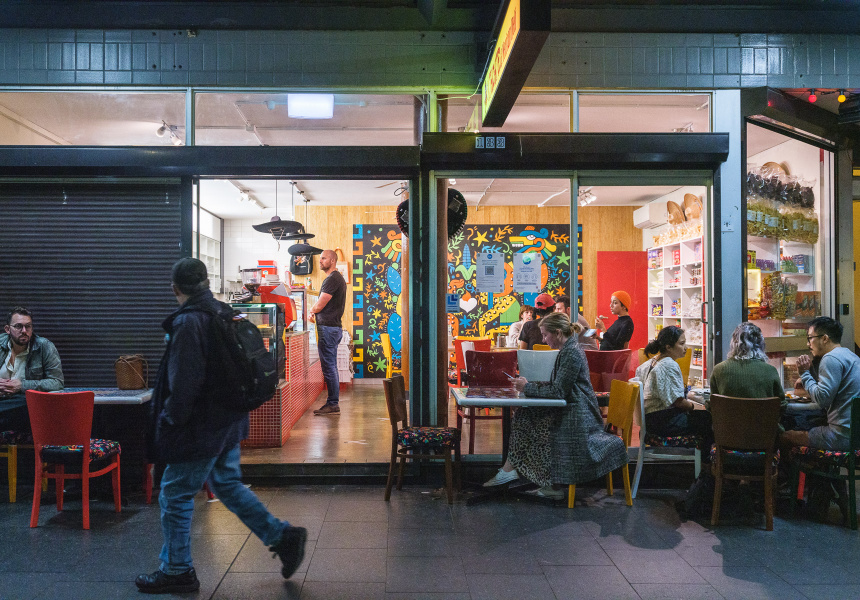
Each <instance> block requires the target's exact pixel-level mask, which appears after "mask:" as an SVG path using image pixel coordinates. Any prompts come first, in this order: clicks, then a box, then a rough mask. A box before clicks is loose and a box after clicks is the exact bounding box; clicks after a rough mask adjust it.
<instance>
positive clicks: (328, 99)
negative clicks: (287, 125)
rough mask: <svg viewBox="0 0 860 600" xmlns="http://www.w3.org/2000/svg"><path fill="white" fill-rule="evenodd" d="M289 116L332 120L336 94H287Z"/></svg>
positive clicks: (292, 117)
mask: <svg viewBox="0 0 860 600" xmlns="http://www.w3.org/2000/svg"><path fill="white" fill-rule="evenodd" d="M287 116H289V117H290V118H291V119H331V118H333V117H334V94H287Z"/></svg>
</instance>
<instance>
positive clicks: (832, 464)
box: [791, 398, 860, 529]
mask: <svg viewBox="0 0 860 600" xmlns="http://www.w3.org/2000/svg"><path fill="white" fill-rule="evenodd" d="M849 448H850V449H849V450H848V451H847V452H837V451H835V450H824V449H823V448H814V447H812V446H795V447H794V448H792V449H791V467H792V481H793V487H792V489H796V490H797V494H796V495H795V494H792V497H791V511H792V513H793V512H794V509H795V505H796V503H797V500H798V499H799V498H802V497H803V484H802V483H800V482H801V474H803V475H807V474H811V475H818V476H820V477H825V478H827V479H836V480H841V481H846V482H848V507H847V508H848V514H847V515H846V516H847V518H848V526H849V527H851V529H857V491H856V485H855V482H856V481H857V467H858V464H860V462H858V461H860V398H854V399H853V400H851V443H850V446H849ZM842 469H845V471H846V473H845V475H843V474H842Z"/></svg>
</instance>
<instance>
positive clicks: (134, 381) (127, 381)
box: [113, 354, 149, 390]
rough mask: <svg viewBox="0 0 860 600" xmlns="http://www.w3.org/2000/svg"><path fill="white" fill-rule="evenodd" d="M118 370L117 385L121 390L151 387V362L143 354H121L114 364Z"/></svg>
mask: <svg viewBox="0 0 860 600" xmlns="http://www.w3.org/2000/svg"><path fill="white" fill-rule="evenodd" d="M113 366H114V370H115V371H116V387H118V388H119V389H121V390H143V389H147V388H149V363H147V362H146V359H145V358H144V357H143V355H142V354H128V355H125V356H120V357H119V358H118V359H116V361H115V362H114V364H113Z"/></svg>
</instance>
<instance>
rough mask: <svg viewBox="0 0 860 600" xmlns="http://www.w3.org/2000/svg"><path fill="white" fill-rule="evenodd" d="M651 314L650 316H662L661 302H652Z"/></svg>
mask: <svg viewBox="0 0 860 600" xmlns="http://www.w3.org/2000/svg"><path fill="white" fill-rule="evenodd" d="M651 316H652V317H662V316H663V305H662V304H652V305H651Z"/></svg>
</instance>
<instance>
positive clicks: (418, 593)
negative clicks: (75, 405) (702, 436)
mask: <svg viewBox="0 0 860 600" xmlns="http://www.w3.org/2000/svg"><path fill="white" fill-rule="evenodd" d="M256 491H257V494H258V495H259V496H260V498H261V499H262V500H263V501H264V502H265V503H266V504H267V505H268V507H269V509H270V510H271V511H272V512H273V513H274V514H275V515H277V516H279V517H281V518H285V519H289V520H290V521H291V522H292V523H293V524H296V525H301V526H304V527H307V528H308V531H309V541H308V545H307V556H306V559H305V561H304V564H303V565H302V566H301V567H300V569H299V572H297V573H296V574H295V575H294V576H293V578H292V579H290V580H289V581H284V580H283V579H282V578H281V576H280V573H279V568H280V563H279V561H278V560H277V559H273V558H272V557H271V554H270V553H269V552H267V551H266V549H265V548H264V546H263V545H262V543H260V541H259V540H257V539H256V538H255V537H254V536H253V535H250V534H249V532H248V530H247V529H246V528H245V527H244V525H242V524H241V523H240V522H239V521H238V519H236V517H234V516H233V515H232V514H231V513H230V512H229V511H227V510H226V509H225V508H224V506H223V505H222V504H220V503H219V502H217V501H215V502H211V503H210V502H206V500H205V497H204V495H203V494H200V495H199V496H198V506H197V509H196V512H195V516H194V524H193V529H192V534H193V547H192V550H193V553H194V557H195V563H196V567H197V571H198V575H199V577H200V579H201V583H202V587H201V590H200V592H199V593H198V594H189V595H186V596H185V597H192V598H219V599H233V600H238V599H244V598H249V599H250V598H253V599H257V598H267V599H270V598H302V599H325V600H337V599H341V598H343V599H346V598H349V599H357V600H363V599H377V598H378V599H389V600H394V599H407V598H410V599H440V600H441V599H463V600H467V599H471V600H478V599H481V600H484V599H488V600H489V599H493V600H504V599H512V600H519V599H529V600H530V599H544V598H547V599H559V600H560V599H573V598H577V599H579V598H581V599H588V600H592V599H602V598H606V599H609V600H619V599H625V598H631V599H652V598H654V599H656V598H683V599H700V598H702V599H704V598H707V599H711V598H714V599H716V598H726V599H736V598H742V599H757V598H774V599H776V598H779V599H781V600H782V599H792V598H827V599H836V598H846V599H847V598H858V597H860V569H858V565H860V534H858V532H856V531H851V530H849V529H847V528H845V527H841V526H839V525H835V524H828V525H819V524H816V523H812V522H810V521H805V520H799V519H798V520H787V519H784V518H777V519H776V522H775V527H774V531H773V532H766V531H764V530H763V529H762V528H761V527H762V523H761V522H758V523H757V524H756V525H757V527H758V528H756V527H753V526H750V525H747V524H735V525H725V526H720V527H718V528H716V530H712V529H710V528H708V527H705V526H703V525H701V524H699V523H696V522H693V521H686V520H683V519H681V518H680V517H679V515H678V513H677V511H676V510H675V507H674V501H675V499H676V498H677V497H678V495H679V493H678V492H658V491H649V492H647V493H644V492H643V493H642V494H641V497H640V498H638V499H637V500H636V502H635V505H634V506H633V507H632V508H629V507H627V506H624V504H623V501H622V499H621V497H620V496H619V495H618V494H616V496H615V497H613V498H607V497H606V496H605V493H604V492H603V491H601V490H596V489H588V488H585V489H581V490H577V492H578V494H577V506H576V508H574V509H573V510H568V509H567V508H566V507H565V506H562V505H544V504H535V503H528V502H518V501H516V500H500V501H498V502H495V503H489V504H483V505H479V506H466V505H465V504H463V503H461V502H457V503H455V504H454V505H453V506H448V505H447V504H446V503H444V501H443V500H440V499H438V498H437V497H436V493H435V492H433V491H432V490H430V489H426V488H417V487H410V488H409V489H404V490H403V491H402V492H397V491H395V492H394V494H393V496H392V499H391V502H390V503H386V502H384V501H383V499H382V497H383V489H382V488H381V487H372V488H369V487H349V486H340V487H331V486H328V487H321V486H315V487H307V486H302V487H283V488H265V489H264V488H260V489H257V490H256ZM137 500H138V499H132V503H131V505H130V506H128V507H127V508H126V509H124V510H123V512H122V514H120V515H116V514H115V513H113V512H112V511H111V505H110V504H108V503H106V502H95V503H93V512H92V529H91V530H90V531H86V532H85V531H82V530H80V528H79V527H80V516H81V513H80V503H79V502H77V503H75V502H71V503H68V504H67V511H66V512H65V513H63V514H62V515H57V514H56V512H55V509H54V508H53V506H51V505H50V504H46V505H44V506H43V507H42V516H41V519H40V527H39V528H37V529H30V528H29V527H28V526H27V525H28V517H29V506H28V504H27V501H26V493H24V494H23V495H22V497H21V500H19V502H18V503H17V504H14V505H10V504H8V503H5V502H3V503H0V539H2V547H3V553H2V559H0V598H2V599H3V600H12V599H15V600H18V599H27V600H29V599H37V598H38V599H48V598H52V599H53V598H56V599H63V600H75V599H91V598H92V599H99V600H101V599H111V600H112V599H121V598H139V597H142V596H140V595H139V594H138V592H137V591H136V590H135V587H134V585H133V579H134V577H135V575H136V574H138V573H140V572H145V571H151V570H153V569H154V568H155V567H156V566H157V564H158V561H157V555H158V551H159V548H160V545H161V535H160V529H159V512H158V508H157V506H156V505H149V506H147V505H143V504H139V503H138V502H137Z"/></svg>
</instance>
